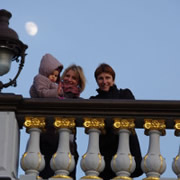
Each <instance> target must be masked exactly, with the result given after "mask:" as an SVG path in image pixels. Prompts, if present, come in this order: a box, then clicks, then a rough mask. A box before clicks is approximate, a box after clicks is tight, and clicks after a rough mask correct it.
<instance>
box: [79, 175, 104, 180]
mask: <svg viewBox="0 0 180 180" xmlns="http://www.w3.org/2000/svg"><path fill="white" fill-rule="evenodd" d="M81 179H101V180H103V179H102V178H100V177H98V176H84V177H82V178H81Z"/></svg>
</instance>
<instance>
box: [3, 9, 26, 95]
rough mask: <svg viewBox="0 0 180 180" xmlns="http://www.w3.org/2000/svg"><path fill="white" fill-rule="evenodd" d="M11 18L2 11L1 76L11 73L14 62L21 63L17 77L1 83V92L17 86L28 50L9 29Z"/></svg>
mask: <svg viewBox="0 0 180 180" xmlns="http://www.w3.org/2000/svg"><path fill="white" fill-rule="evenodd" d="M11 16H12V15H11V13H10V12H8V11H6V10H5V9H1V10H0V76H3V75H4V74H6V73H8V72H9V70H10V67H11V62H12V61H16V62H17V63H19V68H18V72H17V73H16V75H15V77H14V78H13V79H10V80H9V82H6V83H3V82H2V81H0V92H1V90H2V89H3V88H7V87H9V86H16V80H17V78H18V76H19V74H20V72H21V70H22V68H23V66H24V61H25V56H26V54H25V51H26V49H27V48H28V46H27V45H25V44H23V43H22V42H21V41H20V40H19V37H18V34H17V33H16V32H15V31H14V30H13V29H11V28H9V27H8V25H9V19H10V18H11Z"/></svg>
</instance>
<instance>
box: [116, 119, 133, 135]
mask: <svg viewBox="0 0 180 180" xmlns="http://www.w3.org/2000/svg"><path fill="white" fill-rule="evenodd" d="M134 121H135V119H123V118H114V124H113V127H114V128H115V129H116V130H119V129H127V130H130V131H131V132H132V133H135V131H134V128H135V123H134Z"/></svg>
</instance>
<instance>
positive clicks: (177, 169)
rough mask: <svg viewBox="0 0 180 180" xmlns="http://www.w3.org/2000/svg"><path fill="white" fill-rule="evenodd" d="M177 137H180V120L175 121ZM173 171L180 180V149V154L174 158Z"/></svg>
mask: <svg viewBox="0 0 180 180" xmlns="http://www.w3.org/2000/svg"><path fill="white" fill-rule="evenodd" d="M174 128H175V136H180V119H176V120H175V126H174ZM172 169H173V171H174V173H175V174H176V175H177V177H178V180H180V147H179V153H178V155H177V156H176V157H175V158H174V160H173V163H172Z"/></svg>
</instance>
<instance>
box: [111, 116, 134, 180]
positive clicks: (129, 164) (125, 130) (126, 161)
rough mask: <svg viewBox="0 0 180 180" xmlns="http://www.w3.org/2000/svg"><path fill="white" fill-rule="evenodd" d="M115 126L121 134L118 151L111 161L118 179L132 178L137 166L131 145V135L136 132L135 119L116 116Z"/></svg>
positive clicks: (129, 179) (127, 179)
mask: <svg viewBox="0 0 180 180" xmlns="http://www.w3.org/2000/svg"><path fill="white" fill-rule="evenodd" d="M113 126H114V128H115V129H116V131H117V132H118V134H119V144H118V149H117V153H116V154H115V155H114V157H113V159H112V161H111V168H112V170H113V171H114V172H115V173H116V175H117V177H115V179H116V180H124V179H126V180H131V179H132V178H130V175H131V173H132V172H133V171H134V170H135V168H136V163H135V160H134V157H133V156H132V155H131V152H130V147H129V135H130V133H131V132H134V127H135V124H134V119H122V118H114V124H113Z"/></svg>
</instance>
